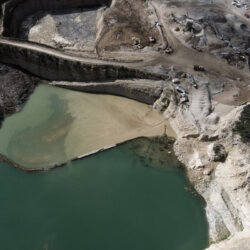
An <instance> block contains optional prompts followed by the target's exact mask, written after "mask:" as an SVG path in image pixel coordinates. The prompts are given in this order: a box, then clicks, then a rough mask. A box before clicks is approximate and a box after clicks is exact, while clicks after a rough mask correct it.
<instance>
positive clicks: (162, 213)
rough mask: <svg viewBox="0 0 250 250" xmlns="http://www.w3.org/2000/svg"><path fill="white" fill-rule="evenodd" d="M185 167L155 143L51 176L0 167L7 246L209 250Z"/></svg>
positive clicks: (0, 211)
mask: <svg viewBox="0 0 250 250" xmlns="http://www.w3.org/2000/svg"><path fill="white" fill-rule="evenodd" d="M53 115H56V114H55V113H53ZM37 119H38V120H37V123H39V122H38V121H39V119H41V118H40V116H38V117H37ZM31 128H32V127H31ZM166 150H168V149H166ZM157 152H158V155H156V153H157ZM160 152H163V153H162V154H163V155H164V157H162V156H161V153H160ZM178 167H180V163H179V162H178V161H177V160H176V159H175V158H174V157H173V156H170V155H169V156H168V154H166V152H164V147H163V145H160V144H158V143H154V142H152V141H149V140H139V141H138V140H137V141H135V142H131V143H128V144H125V145H122V146H119V147H117V148H114V149H111V150H108V151H105V152H103V153H100V154H97V155H94V156H91V157H89V158H85V159H83V160H79V161H76V162H73V163H72V165H70V166H66V167H63V168H59V169H56V170H53V171H49V172H46V173H37V174H27V173H24V172H22V171H17V170H16V169H13V168H11V167H10V166H8V165H6V164H3V163H0V221H1V223H0V249H5V250H13V249H18V250H27V249H34V250H35V249H36V250H64V249H65V250H68V249H74V250H78V249H79V250H80V249H86V250H99V249H103V250H118V249H119V250H128V249H130V250H153V249H156V250H160V249H169V250H202V249H204V248H205V247H206V246H207V243H208V237H207V236H208V232H207V223H206V219H205V212H204V208H203V205H204V204H203V203H202V201H201V200H200V199H199V198H198V197H197V196H194V195H192V194H191V193H190V192H187V191H185V187H187V186H188V183H187V180H186V178H185V176H184V174H183V171H182V170H181V169H180V168H178Z"/></svg>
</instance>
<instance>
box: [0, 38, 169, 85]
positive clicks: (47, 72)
mask: <svg viewBox="0 0 250 250" xmlns="http://www.w3.org/2000/svg"><path fill="white" fill-rule="evenodd" d="M0 61H1V62H4V63H9V64H14V65H16V66H18V67H20V68H22V69H24V70H26V71H28V72H29V73H31V74H33V75H36V76H38V77H40V78H43V79H46V80H50V81H79V82H81V81H108V80H116V79H125V78H141V79H154V80H159V79H163V78H167V76H162V75H159V74H153V73H148V72H144V71H141V70H138V69H134V68H127V67H124V66H121V65H112V64H111V63H106V62H101V61H96V62H93V61H92V60H87V59H81V58H77V57H76V58H74V57H70V56H65V55H61V54H58V53H57V52H56V51H53V50H51V49H48V48H46V47H38V46H32V45H30V44H28V45H27V44H25V43H22V44H21V43H18V46H15V45H13V44H11V43H10V44H8V42H4V43H2V44H1V45H0Z"/></svg>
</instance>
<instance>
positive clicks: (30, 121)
mask: <svg viewBox="0 0 250 250" xmlns="http://www.w3.org/2000/svg"><path fill="white" fill-rule="evenodd" d="M165 127H166V121H165V120H164V117H163V115H162V114H160V113H158V112H157V111H154V110H152V108H151V107H149V106H148V105H145V104H142V103H139V102H136V101H133V100H129V99H127V98H123V97H116V96H110V95H96V94H87V93H81V92H77V91H71V90H65V89H60V88H56V87H52V86H47V85H41V86H39V87H38V88H37V89H36V90H35V92H34V94H33V95H32V96H31V98H30V100H29V101H28V103H27V104H26V105H25V107H24V108H23V110H22V111H21V112H20V113H17V114H15V115H12V116H10V117H8V118H7V119H6V120H5V121H4V123H3V127H2V128H1V130H0V153H1V154H3V155H5V156H6V157H8V158H10V159H11V160H12V161H14V162H16V163H18V164H20V165H22V166H24V167H27V168H41V167H47V166H51V165H54V164H60V163H62V162H65V161H68V160H71V159H73V158H75V157H78V156H80V155H84V154H87V153H90V152H92V151H95V150H99V149H102V148H104V147H108V146H111V145H114V144H117V143H121V142H124V141H127V140H130V139H134V138H137V137H140V136H157V135H163V134H164V130H165ZM166 132H167V134H168V135H170V136H174V133H173V131H172V130H171V129H170V128H169V129H168V128H167V129H166Z"/></svg>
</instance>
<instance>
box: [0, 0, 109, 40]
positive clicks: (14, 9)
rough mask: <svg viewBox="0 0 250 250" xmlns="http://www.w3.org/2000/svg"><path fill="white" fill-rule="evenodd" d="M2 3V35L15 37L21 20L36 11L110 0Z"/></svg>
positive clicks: (35, 0) (37, 0) (17, 0)
mask: <svg viewBox="0 0 250 250" xmlns="http://www.w3.org/2000/svg"><path fill="white" fill-rule="evenodd" d="M0 3H2V27H3V29H2V35H4V36H10V37H16V36H17V35H18V32H19V28H20V24H21V22H22V21H23V20H24V19H25V18H26V17H27V16H29V15H32V14H34V13H36V12H38V11H56V10H65V9H70V8H83V7H95V6H101V5H107V6H109V5H110V3H111V0H12V1H1V2H0Z"/></svg>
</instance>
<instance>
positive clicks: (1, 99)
mask: <svg viewBox="0 0 250 250" xmlns="http://www.w3.org/2000/svg"><path fill="white" fill-rule="evenodd" d="M34 88H35V83H34V81H33V80H32V79H31V78H30V76H28V75H27V74H25V73H24V72H22V71H20V70H18V69H15V68H13V67H11V66H7V65H3V64H0V120H1V117H2V118H3V113H4V114H9V113H13V112H16V111H18V110H20V108H21V105H22V104H23V103H24V102H25V101H26V100H27V99H28V97H29V95H30V94H31V93H32V92H33V90H34Z"/></svg>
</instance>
